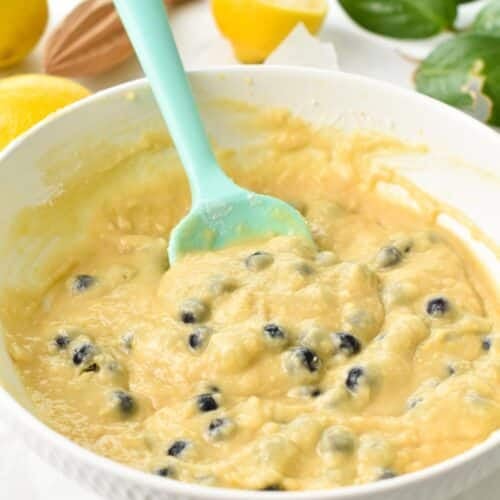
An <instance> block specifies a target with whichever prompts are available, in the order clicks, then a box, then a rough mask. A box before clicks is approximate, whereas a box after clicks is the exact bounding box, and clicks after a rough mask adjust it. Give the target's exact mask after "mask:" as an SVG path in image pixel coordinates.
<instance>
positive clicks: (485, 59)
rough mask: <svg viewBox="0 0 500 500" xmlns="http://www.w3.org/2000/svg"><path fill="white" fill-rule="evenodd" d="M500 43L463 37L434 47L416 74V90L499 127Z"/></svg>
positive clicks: (477, 36) (483, 37)
mask: <svg viewBox="0 0 500 500" xmlns="http://www.w3.org/2000/svg"><path fill="white" fill-rule="evenodd" d="M499 63H500V40H499V39H498V38H496V37H494V36H490V35H480V34H463V35H459V36H457V37H455V38H453V39H451V40H448V41H447V42H444V43H443V44H441V45H440V46H439V47H437V48H436V49H435V50H434V51H433V52H432V53H431V54H430V55H429V57H427V59H426V60H425V61H423V62H422V64H421V65H420V67H419V68H418V70H417V73H416V84H417V89H418V90H419V91H420V92H422V93H424V94H427V95H430V96H431V97H434V98H436V99H439V100H440V101H443V102H446V103H448V104H450V105H452V106H455V107H457V108H460V109H462V110H464V111H467V112H469V113H471V114H473V115H474V116H476V117H478V118H479V119H482V120H483V121H485V122H489V123H492V124H494V125H500V64H499Z"/></svg>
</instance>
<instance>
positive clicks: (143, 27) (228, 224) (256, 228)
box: [115, 0, 312, 263]
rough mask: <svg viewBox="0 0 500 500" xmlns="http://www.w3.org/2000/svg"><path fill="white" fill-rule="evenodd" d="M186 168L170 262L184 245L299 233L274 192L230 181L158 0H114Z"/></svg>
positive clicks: (187, 248)
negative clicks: (185, 208)
mask: <svg viewBox="0 0 500 500" xmlns="http://www.w3.org/2000/svg"><path fill="white" fill-rule="evenodd" d="M115 5H116V8H117V10H118V13H119V15H120V17H121V19H122V21H123V24H124V26H125V29H126V30H127V33H128V35H129V38H130V40H131V42H132V45H133V46H134V48H135V51H136V53H137V56H138V58H139V61H140V62H141V65H142V68H143V69H144V72H145V73H146V75H147V77H148V79H149V82H150V84H151V87H152V89H153V93H154V95H155V97H156V100H157V102H158V104H159V107H160V110H161V112H162V114H163V117H164V119H165V121H166V123H167V125H168V129H169V132H170V135H171V137H172V139H173V141H174V143H175V146H176V149H177V151H178V153H179V156H180V158H181V161H182V164H183V165H184V169H185V170H186V173H187V176H188V179H189V184H190V187H191V197H192V207H191V210H190V212H189V213H188V215H187V216H186V217H184V218H183V219H182V220H181V222H180V223H179V224H178V225H177V226H176V227H175V228H174V230H173V231H172V234H171V235H170V242H169V247H168V254H169V259H170V262H171V263H173V262H175V261H176V260H178V259H180V258H182V256H183V255H185V254H186V253H188V252H193V251H200V250H210V249H219V248H223V247H226V246H229V245H232V244H235V243H239V242H243V241H245V240H257V239H260V238H269V237H271V236H274V235H298V236H300V237H303V238H306V239H307V240H309V241H310V242H311V244H312V237H311V234H310V232H309V229H308V227H307V225H306V222H305V220H304V219H303V218H302V216H301V215H300V214H299V212H297V210H295V209H294V208H292V207H291V206H289V205H288V204H286V203H284V202H283V201H281V200H278V199H276V198H272V197H270V196H264V195H260V194H256V193H252V192H251V191H247V190H245V189H243V188H241V187H239V186H237V185H236V184H235V183H234V182H233V181H232V180H231V179H229V178H228V177H227V176H226V174H225V173H224V172H223V171H222V169H221V168H220V167H219V165H218V163H217V160H216V159H215V156H214V153H213V151H212V149H211V147H210V144H209V142H208V139H207V135H206V133H205V130H204V128H203V124H202V122H201V119H200V115H199V113H198V110H197V108H196V104H195V101H194V98H193V95H192V93H191V89H190V87H189V83H188V80H187V78H186V74H185V72H184V68H183V66H182V62H181V60H180V57H179V53H178V52H177V47H176V45H175V41H174V39H173V36H172V32H171V30H170V26H169V23H168V18H167V13H166V10H165V8H164V5H163V1H162V0H115Z"/></svg>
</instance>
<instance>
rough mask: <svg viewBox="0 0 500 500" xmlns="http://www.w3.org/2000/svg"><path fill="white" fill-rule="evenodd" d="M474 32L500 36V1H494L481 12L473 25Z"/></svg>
mask: <svg viewBox="0 0 500 500" xmlns="http://www.w3.org/2000/svg"><path fill="white" fill-rule="evenodd" d="M472 31H474V33H481V34H483V35H492V36H500V0H493V1H492V2H490V3H489V4H488V5H486V7H485V8H484V9H482V10H481V12H479V14H478V15H477V17H476V19H475V21H474V24H473V25H472ZM499 64H500V62H499Z"/></svg>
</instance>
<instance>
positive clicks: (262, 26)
mask: <svg viewBox="0 0 500 500" xmlns="http://www.w3.org/2000/svg"><path fill="white" fill-rule="evenodd" d="M327 11H328V6H327V0H212V12H213V15H214V18H215V21H216V23H217V26H218V27H219V30H220V31H221V33H222V34H223V35H224V36H225V37H226V38H228V39H229V41H230V42H231V44H232V46H233V49H234V53H235V55H236V57H237V58H238V59H239V60H240V61H241V62H244V63H259V62H262V61H264V59H266V57H267V56H268V55H269V54H270V53H271V52H272V51H273V50H274V49H275V48H276V47H277V46H278V45H279V44H280V43H281V41H282V40H283V39H284V38H286V36H287V35H288V34H289V33H290V31H292V29H293V28H294V27H295V26H296V25H297V23H299V22H302V23H304V25H305V26H306V28H307V29H308V30H309V32H310V33H312V34H315V33H317V32H318V30H319V29H320V27H321V24H322V23H323V20H324V18H325V16H326V13H327Z"/></svg>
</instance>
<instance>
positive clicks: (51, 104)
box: [0, 0, 89, 149]
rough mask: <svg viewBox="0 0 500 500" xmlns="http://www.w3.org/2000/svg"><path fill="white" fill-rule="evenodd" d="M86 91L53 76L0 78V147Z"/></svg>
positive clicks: (84, 94)
mask: <svg viewBox="0 0 500 500" xmlns="http://www.w3.org/2000/svg"><path fill="white" fill-rule="evenodd" d="M0 1H2V0H0ZM88 94H89V91H88V90H87V89H86V88H85V87H82V86H81V85H79V84H78V83H75V82H73V81H71V80H68V79H66V78H58V77H55V76H48V75H19V76H11V77H9V78H3V79H1V80H0V149H2V148H3V147H5V146H6V145H7V144H8V143H9V142H10V141H11V140H12V139H14V138H15V137H17V136H18V135H20V134H22V133H23V132H24V131H25V130H27V129H29V128H30V127H32V126H33V125H34V124H35V123H37V122H39V121H40V120H42V119H43V118H45V117H46V116H47V115H49V114H50V113H52V112H54V111H56V110H57V109H59V108H62V107H63V106H66V105H68V104H70V103H72V102H74V101H77V100H78V99H81V98H82V97H85V96H87V95H88Z"/></svg>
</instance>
